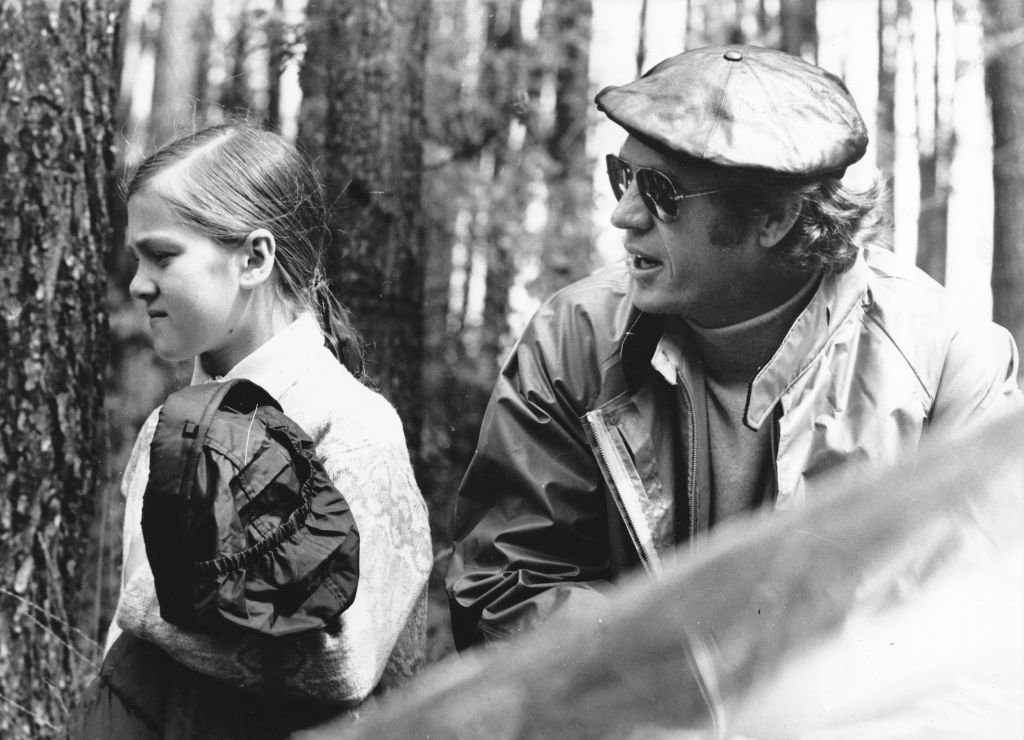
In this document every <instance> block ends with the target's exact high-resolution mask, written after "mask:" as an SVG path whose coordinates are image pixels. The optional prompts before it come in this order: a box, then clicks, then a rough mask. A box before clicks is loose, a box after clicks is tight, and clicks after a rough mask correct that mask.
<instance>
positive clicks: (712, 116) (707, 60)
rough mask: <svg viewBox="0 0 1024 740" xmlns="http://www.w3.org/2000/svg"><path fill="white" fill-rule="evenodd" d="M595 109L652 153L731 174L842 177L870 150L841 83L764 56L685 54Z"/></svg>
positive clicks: (734, 49)
mask: <svg viewBox="0 0 1024 740" xmlns="http://www.w3.org/2000/svg"><path fill="white" fill-rule="evenodd" d="M595 101H596V103H597V107H598V109H599V110H601V111H603V112H604V113H605V114H606V115H607V116H608V117H609V118H610V119H611V120H613V121H615V123H617V124H619V125H620V126H622V127H623V128H625V129H626V130H627V131H628V132H630V133H631V134H633V135H634V136H636V137H637V138H639V139H640V140H641V141H643V142H644V143H646V144H648V145H650V146H652V147H654V148H656V149H660V150H662V151H666V152H667V153H669V154H678V155H685V156H688V157H695V158H696V159H698V160H703V161H705V162H709V163H712V164H716V165H721V166H724V167H742V168H755V169H763V170H769V171H771V172H774V173H778V174H782V175H791V176H796V177H808V178H811V177H817V176H824V175H832V176H836V177H841V176H842V174H843V172H844V171H845V169H846V167H847V166H848V165H850V164H852V163H854V162H856V161H857V160H858V159H860V158H861V157H862V156H864V150H865V149H866V148H867V143H868V135H867V130H866V129H865V127H864V121H863V119H862V118H861V116H860V113H859V112H858V111H857V106H856V104H855V103H854V102H853V98H852V97H851V96H850V93H849V91H848V90H847V89H846V85H845V84H843V81H842V80H840V79H839V78H838V77H836V76H835V75H833V74H831V73H829V72H826V71H825V70H823V69H821V68H820V67H816V66H814V65H813V64H809V63H808V62H805V61H804V60H802V59H800V58H799V57H796V56H793V55H792V54H786V53H784V52H781V51H775V50H773V49H764V48H761V47H758V46H740V45H732V46H708V47H704V48H702V49H694V50H692V51H687V52H684V53H682V54H679V55H677V56H674V57H670V58H668V59H666V60H665V61H663V62H661V63H659V64H657V65H656V66H654V67H653V68H651V69H650V70H649V71H648V72H647V73H646V74H644V75H643V76H642V77H641V78H640V79H638V80H635V81H633V82H630V83H629V84H626V85H619V86H613V87H606V88H604V89H603V90H602V91H601V92H599V93H598V94H597V97H596V98H595Z"/></svg>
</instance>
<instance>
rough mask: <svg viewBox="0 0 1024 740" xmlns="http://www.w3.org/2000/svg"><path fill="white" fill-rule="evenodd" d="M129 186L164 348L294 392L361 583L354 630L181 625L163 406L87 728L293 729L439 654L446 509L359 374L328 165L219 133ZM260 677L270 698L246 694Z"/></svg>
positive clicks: (162, 153)
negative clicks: (436, 581) (159, 544)
mask: <svg viewBox="0 0 1024 740" xmlns="http://www.w3.org/2000/svg"><path fill="white" fill-rule="evenodd" d="M127 197H128V226H127V235H126V243H127V247H128V248H129V249H130V250H131V251H132V253H133V254H134V255H135V256H136V257H137V258H138V268H137V271H136V274H135V277H134V278H133V279H132V282H131V286H130V291H131V294H132V296H133V297H135V298H138V299H139V300H140V301H142V302H143V303H144V304H145V308H146V312H147V314H148V316H149V326H150V329H151V331H152V335H153V345H154V348H155V350H156V352H157V354H159V355H160V356H161V357H163V358H165V359H167V360H172V361H177V360H184V359H190V358H195V369H194V373H193V378H192V383H193V384H196V383H205V382H210V381H213V380H220V379H230V378H247V379H249V380H252V381H254V382H256V383H257V384H259V385H260V386H262V387H263V388H265V389H266V390H267V391H268V392H269V393H270V394H271V395H272V396H274V397H275V398H276V399H277V400H278V401H279V402H280V404H281V406H282V408H283V410H284V412H285V413H286V414H287V415H288V416H289V417H291V418H292V419H293V420H294V421H295V422H297V423H298V425H299V426H301V427H302V429H303V430H305V432H306V433H307V434H308V435H309V436H310V437H311V438H312V439H313V441H314V442H315V446H316V453H317V454H318V455H319V457H320V458H321V459H322V460H323V462H324V466H325V468H326V470H327V473H328V474H329V475H330V477H331V479H332V481H333V483H334V485H335V487H336V488H337V489H338V490H339V491H340V492H341V494H342V495H343V496H344V497H345V499H346V500H347V501H348V504H349V506H350V507H351V510H352V513H353V515H354V516H355V520H356V525H357V527H358V530H359V537H360V555H359V570H360V574H359V583H358V590H357V593H356V597H355V600H354V601H353V603H352V604H351V606H349V608H348V609H347V610H345V611H344V612H343V613H342V614H341V617H340V628H339V629H337V630H331V631H318V632H315V633H312V634H310V633H303V634H301V635H295V636H290V637H284V638H282V637H269V636H265V635H261V634H258V633H246V632H245V631H244V630H241V631H237V630H236V631H234V632H231V633H227V634H218V635H216V636H213V635H208V634H200V633H197V632H190V631H188V630H185V629H182V628H179V627H176V626H174V625H171V624H169V623H167V622H165V621H163V620H162V619H161V618H160V607H159V603H158V601H157V598H156V592H155V588H154V582H153V574H152V570H151V568H150V565H149V563H148V561H147V557H146V548H145V543H144V541H143V536H142V527H141V511H142V498H143V492H144V491H145V488H146V483H147V475H148V469H149V467H148V466H149V448H150V442H151V439H152V436H153V430H154V428H155V426H156V423H157V413H156V412H154V413H153V415H152V416H150V418H149V419H148V421H147V422H146V424H145V425H144V427H143V429H142V431H141V432H140V434H139V437H138V440H137V441H136V444H135V448H134V451H133V453H132V456H131V460H130V462H129V464H128V467H127V469H126V471H125V475H124V481H123V491H124V494H125V496H126V504H125V524H124V548H123V549H124V561H123V570H122V588H121V596H120V599H119V603H118V607H117V612H116V615H115V619H114V624H112V625H111V629H110V635H109V637H108V640H107V655H106V657H105V660H104V665H103V668H102V669H101V674H100V678H99V680H98V681H97V682H96V683H95V684H94V686H93V687H92V689H91V690H90V692H89V694H88V695H87V697H86V701H85V702H84V707H85V711H84V716H85V719H84V720H83V719H81V716H82V714H83V713H80V716H79V719H78V720H77V724H76V722H75V721H73V722H72V724H71V725H70V728H71V731H72V734H75V732H76V728H77V731H78V732H80V733H81V734H82V735H87V734H95V733H97V732H102V733H104V734H108V733H113V734H108V736H127V735H124V734H123V733H124V732H126V731H131V732H132V733H136V734H133V735H132V736H145V732H144V731H143V727H142V726H143V725H145V726H146V727H148V728H149V729H148V730H147V731H152V732H154V733H155V734H156V736H177V735H178V734H184V735H188V736H192V735H197V736H224V737H252V736H283V735H286V734H288V733H289V732H291V731H293V730H295V729H297V728H299V727H302V726H305V725H311V724H314V723H316V722H318V721H321V720H323V719H325V718H327V717H329V716H333V715H335V714H337V713H338V712H340V711H346V710H351V709H352V708H353V707H356V706H358V705H359V704H360V703H361V702H362V701H364V700H365V699H366V698H367V697H369V696H370V695H371V694H373V693H374V692H375V691H379V690H381V689H383V688H387V687H389V686H391V685H393V684H395V683H396V682H397V681H399V680H401V679H402V678H404V677H407V676H409V675H410V674H411V673H412V672H413V671H414V670H415V668H416V667H417V665H418V663H419V662H421V660H422V656H423V651H424V640H425V614H426V590H425V587H426V582H427V575H428V572H429V569H430V565H431V549H430V535H429V531H428V525H427V514H426V508H425V505H424V502H423V500H422V498H421V496H420V494H419V491H418V489H417V486H416V483H415V481H414V479H413V474H412V470H411V468H410V464H409V457H408V453H407V451H406V447H405V438H404V436H403V433H402V428H401V424H400V422H399V419H398V417H397V415H396V414H395V411H394V409H393V408H392V407H391V406H390V405H389V404H388V402H387V401H385V400H384V399H383V398H382V397H381V396H380V395H378V394H377V393H375V392H374V391H373V390H371V389H369V388H368V387H366V386H365V385H363V384H362V383H360V382H359V381H358V380H357V379H356V376H358V375H359V374H360V373H361V370H362V358H361V349H360V345H359V341H358V338H357V337H356V335H355V333H354V332H353V330H352V328H351V326H350V324H349V322H348V318H347V315H346V312H345V310H344V308H343V307H342V306H341V305H340V304H339V302H338V301H337V299H336V298H335V297H334V296H333V294H332V293H331V291H330V290H329V287H328V284H327V281H326V277H325V252H326V248H327V244H328V240H329V231H328V229H327V228H326V227H325V218H324V216H325V207H324V203H323V196H322V192H321V188H320V185H319V182H318V180H317V179H316V176H315V174H314V171H313V169H312V167H311V165H310V164H309V162H308V161H307V160H306V159H305V158H303V157H302V156H301V155H300V154H299V152H298V151H297V150H296V149H295V148H294V147H293V146H291V145H290V144H288V143H287V142H285V141H284V140H283V139H282V138H281V137H280V136H278V135H276V134H273V133H270V132H267V131H262V130H259V129H257V128H255V127H253V126H250V125H247V124H240V123H230V124H224V125H219V126H213V127H210V128H206V129H203V130H201V131H199V132H197V133H194V134H190V135H187V136H184V137H181V138H179V139H177V140H175V141H173V142H171V143H169V144H167V145H165V146H164V147H162V148H161V149H159V150H158V151H156V152H155V153H154V154H152V155H151V156H149V157H148V158H147V159H146V160H145V161H144V162H143V163H142V164H141V166H140V167H139V168H138V170H137V171H136V172H135V174H134V176H133V177H132V178H131V181H130V183H129V185H128V189H127ZM254 655H256V656H258V657H257V659H255V660H254V659H253V656H254ZM252 665H256V666H262V670H264V671H267V670H268V669H267V666H268V665H274V666H276V671H273V672H275V673H276V674H277V675H268V676H266V677H265V679H266V680H265V681H263V682H262V683H261V681H260V679H259V677H257V678H256V679H254V678H253V676H251V675H244V674H245V673H246V671H247V668H246V666H252ZM254 680H255V683H256V684H258V685H262V686H263V688H262V689H261V690H260V691H261V693H260V694H257V695H253V694H251V693H248V692H241V691H239V690H238V689H237V687H238V686H240V685H245V686H252V685H253V683H254ZM285 683H287V685H288V688H287V691H282V692H279V693H277V694H275V687H276V688H278V689H280V687H281V686H282V685H283V684H285ZM125 723H127V724H130V725H133V726H131V727H125V726H124V725H125Z"/></svg>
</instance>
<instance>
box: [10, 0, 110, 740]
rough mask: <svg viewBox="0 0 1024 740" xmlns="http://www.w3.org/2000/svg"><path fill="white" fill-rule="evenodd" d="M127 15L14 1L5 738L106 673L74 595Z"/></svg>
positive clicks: (91, 449) (86, 497)
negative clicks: (77, 618)
mask: <svg viewBox="0 0 1024 740" xmlns="http://www.w3.org/2000/svg"><path fill="white" fill-rule="evenodd" d="M117 9H118V4H117V3H116V2H113V1H112V0H79V1H77V2H71V1H68V2H41V1H38V0H35V1H33V0H29V1H26V2H12V1H10V0H4V1H3V2H2V4H0V233H2V234H3V237H4V238H3V241H2V243H0V244H2V245H0V252H2V258H0V316H2V318H0V372H2V374H3V377H4V381H5V386H4V389H5V393H4V394H3V396H2V399H0V486H2V496H0V696H2V697H3V706H2V710H0V737H4V738H17V737H33V738H35V737H47V736H50V735H53V734H55V733H56V730H57V727H58V726H59V725H60V723H61V722H62V721H63V717H64V712H65V710H66V706H65V703H66V702H68V701H70V699H71V697H72V696H73V695H74V692H75V690H76V689H77V688H78V686H79V682H80V680H83V679H85V678H88V676H89V675H90V674H91V672H92V668H91V667H90V666H88V665H87V664H86V662H85V659H84V657H83V654H82V652H81V651H82V650H83V645H81V644H80V643H79V640H78V639H77V637H76V631H75V625H74V616H73V613H74V605H73V601H74V599H75V596H76V594H77V592H78V589H79V588H80V586H81V584H80V582H79V581H80V578H81V574H82V572H83V563H82V553H83V546H84V541H85V536H86V535H87V533H88V527H89V522H90V516H91V514H92V499H93V495H94V492H95V490H96V488H97V484H98V479H99V477H100V475H101V467H102V466H101V462H100V461H101V452H102V450H101V446H102V442H101V440H102V437H103V435H102V433H101V430H102V425H103V367H104V360H105V356H106V349H107V325H106V314H105V307H104V297H105V291H106V284H105V273H104V268H103V257H104V253H105V252H106V250H107V248H108V246H109V241H110V239H109V236H110V235H109V215H108V202H109V200H108V199H109V196H110V182H111V181H110V172H111V168H112V163H113V154H112V126H111V111H112V109H113V80H114V69H115V66H116V60H115V49H116V38H115V37H116V33H117V18H118V16H117ZM85 649H87V648H85Z"/></svg>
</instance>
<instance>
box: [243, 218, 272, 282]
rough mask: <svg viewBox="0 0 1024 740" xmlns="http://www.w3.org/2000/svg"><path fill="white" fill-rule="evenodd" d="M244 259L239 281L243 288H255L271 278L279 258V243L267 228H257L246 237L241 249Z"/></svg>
mask: <svg viewBox="0 0 1024 740" xmlns="http://www.w3.org/2000/svg"><path fill="white" fill-rule="evenodd" d="M240 253H241V257H242V259H243V264H242V274H241V276H240V277H239V281H240V283H241V285H242V287H243V288H249V289H252V288H255V287H256V286H258V285H262V284H263V283H265V282H267V281H268V280H269V279H270V274H271V272H273V270H274V261H275V260H276V259H277V243H276V242H275V241H274V235H273V234H271V233H270V232H269V231H267V230H266V229H255V230H253V231H252V232H250V234H249V236H247V237H245V244H244V245H242V247H241V249H240Z"/></svg>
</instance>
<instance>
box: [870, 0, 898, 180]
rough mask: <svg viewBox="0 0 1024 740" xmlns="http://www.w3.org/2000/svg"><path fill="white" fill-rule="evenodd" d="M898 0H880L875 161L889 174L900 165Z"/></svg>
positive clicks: (890, 175)
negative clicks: (898, 147) (897, 90)
mask: <svg viewBox="0 0 1024 740" xmlns="http://www.w3.org/2000/svg"><path fill="white" fill-rule="evenodd" d="M898 21H899V16H898V14H897V0H878V33H877V39H878V102H877V105H876V114H875V165H876V166H877V167H878V169H880V170H881V171H882V172H883V173H885V175H886V176H888V177H890V178H891V177H892V176H893V172H894V170H895V169H896V167H895V164H896V55H897V50H898V46H899V44H898V36H897V33H898V31H897V26H898Z"/></svg>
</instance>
